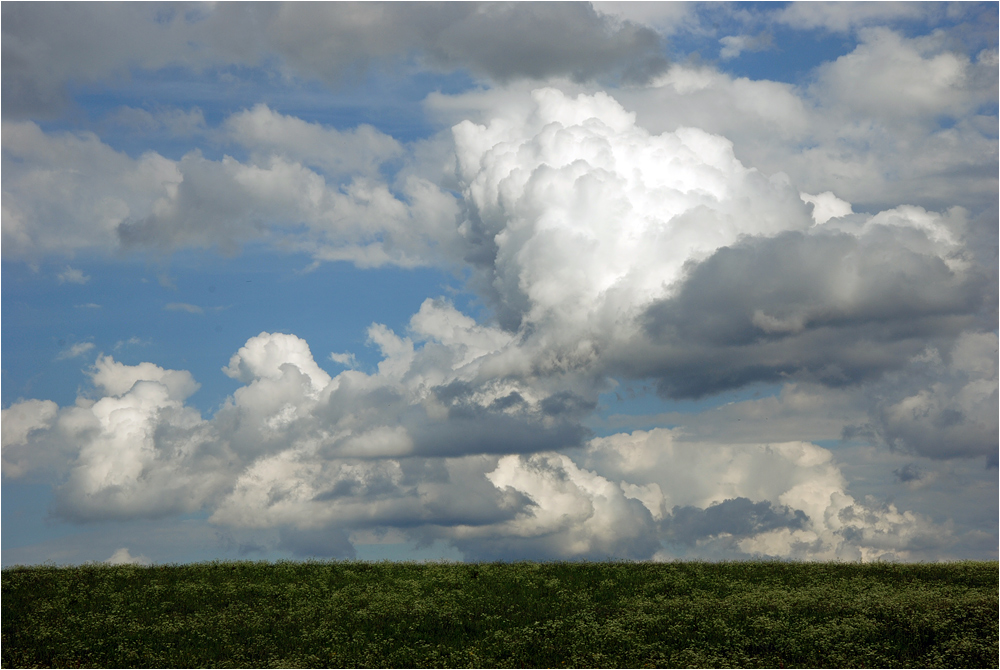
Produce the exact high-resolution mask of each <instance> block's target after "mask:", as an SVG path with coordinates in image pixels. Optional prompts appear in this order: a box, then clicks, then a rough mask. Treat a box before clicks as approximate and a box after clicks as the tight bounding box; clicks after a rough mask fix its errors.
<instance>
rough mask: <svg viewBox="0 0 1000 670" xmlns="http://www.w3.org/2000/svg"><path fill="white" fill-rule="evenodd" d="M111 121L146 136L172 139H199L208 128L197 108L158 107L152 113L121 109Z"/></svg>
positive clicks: (138, 109)
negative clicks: (156, 135)
mask: <svg viewBox="0 0 1000 670" xmlns="http://www.w3.org/2000/svg"><path fill="white" fill-rule="evenodd" d="M109 120H110V121H112V122H113V123H116V124H118V125H121V126H124V127H126V128H130V129H132V130H134V131H136V132H139V133H142V134H144V135H149V134H152V133H165V134H166V135H168V136H170V137H171V138H178V137H197V136H199V135H203V134H204V133H205V132H206V130H207V128H206V125H205V114H204V113H203V112H202V111H201V110H200V109H199V108H197V107H194V108H192V109H190V110H183V109H178V108H176V107H158V108H156V109H154V110H153V111H152V112H150V111H148V110H146V109H141V108H138V107H127V106H123V107H119V108H118V109H117V110H115V112H114V113H113V114H111V115H110V118H109Z"/></svg>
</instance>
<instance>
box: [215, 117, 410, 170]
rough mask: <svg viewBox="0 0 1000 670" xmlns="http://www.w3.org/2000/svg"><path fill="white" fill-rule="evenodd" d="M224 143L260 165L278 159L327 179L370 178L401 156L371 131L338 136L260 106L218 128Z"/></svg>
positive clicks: (366, 127)
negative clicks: (226, 139) (250, 153)
mask: <svg viewBox="0 0 1000 670" xmlns="http://www.w3.org/2000/svg"><path fill="white" fill-rule="evenodd" d="M223 128H224V132H226V133H228V135H229V138H230V139H231V140H232V141H234V142H236V143H238V144H240V145H242V146H244V147H246V148H247V149H250V150H251V151H253V152H255V153H256V154H257V155H259V156H260V157H261V159H258V161H255V162H260V160H273V158H274V157H276V156H280V157H282V158H284V159H285V160H289V161H295V162H298V163H301V164H303V165H306V166H308V167H310V168H314V169H318V170H319V171H321V172H322V173H323V174H325V175H327V176H328V177H333V178H339V177H343V176H348V175H358V174H362V175H365V176H369V177H370V176H375V175H376V173H377V170H378V167H379V165H380V164H381V163H383V162H385V161H387V160H390V159H392V158H397V157H399V156H400V155H401V154H402V151H403V149H402V146H401V145H400V144H399V142H397V141H396V140H394V139H393V138H391V137H389V136H388V135H386V134H385V133H381V132H379V131H378V130H376V129H375V128H373V127H372V126H369V125H360V126H358V127H357V128H354V129H353V130H349V131H346V132H340V131H337V130H335V129H333V128H324V127H323V126H321V125H320V124H318V123H306V122H305V121H302V120H301V119H297V118H295V117H293V116H286V115H283V114H278V113H276V112H274V111H272V110H271V109H270V108H269V107H268V106H267V105H265V104H262V103H261V104H257V105H255V106H254V107H253V108H252V109H249V110H244V111H242V112H238V113H236V114H233V115H232V116H230V117H229V118H227V119H226V121H225V123H224V124H223Z"/></svg>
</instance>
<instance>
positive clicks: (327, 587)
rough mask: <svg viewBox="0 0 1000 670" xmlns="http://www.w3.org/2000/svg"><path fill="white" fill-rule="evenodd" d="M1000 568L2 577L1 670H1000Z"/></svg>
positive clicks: (257, 570) (178, 571) (136, 570)
mask: <svg viewBox="0 0 1000 670" xmlns="http://www.w3.org/2000/svg"><path fill="white" fill-rule="evenodd" d="M997 576H998V566H997V563H996V562H962V563H947V564H916V565H912V564H911V565H900V564H884V563H879V564H867V565H862V564H851V563H819V564H817V563H780V562H766V563H759V562H745V563H744V562H738V563H659V564H656V563H625V562H609V563H487V564H483V563H480V564H460V563H459V564H442V563H432V564H417V563H389V562H384V563H363V562H308V563H292V562H281V563H250V562H239V563H203V564H194V565H169V566H153V567H137V566H119V567H110V566H102V565H87V566H82V567H66V568H61V567H29V568H24V567H17V568H11V569H6V570H3V590H2V608H3V616H2V627H3V640H2V643H3V644H2V654H3V667H5V668H14V667H53V666H54V667H195V668H196V667H301V666H307V667H456V668H457V667H476V668H491V667H498V668H499V667H504V668H507V667H531V668H548V667H553V668H559V667H616V668H630V667H775V668H777V667H786V668H789V667H966V668H980V667H993V668H995V667H997V665H998V660H997V659H998V647H997V641H998V632H997V631H998V620H997V611H998V581H997Z"/></svg>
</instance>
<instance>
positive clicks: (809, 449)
mask: <svg viewBox="0 0 1000 670" xmlns="http://www.w3.org/2000/svg"><path fill="white" fill-rule="evenodd" d="M453 309H454V308H452V307H450V306H449V305H447V304H446V303H444V302H442V301H428V302H427V303H425V305H424V307H423V308H422V312H423V315H422V317H421V318H420V319H416V318H415V319H414V320H413V322H412V323H411V333H412V336H413V338H415V339H416V342H417V343H419V346H415V344H414V339H410V338H405V339H404V338H400V337H398V336H396V335H395V334H393V333H392V332H391V331H388V330H387V329H384V327H382V328H374V327H373V329H372V335H373V338H374V340H375V341H376V342H377V343H378V344H379V346H380V347H381V349H382V351H383V360H382V363H381V364H380V366H379V371H378V372H377V373H375V374H373V375H366V374H364V373H361V372H358V371H352V370H348V371H344V372H342V373H340V374H339V375H337V376H336V377H330V376H329V375H327V374H326V373H325V372H324V371H322V370H321V369H319V368H318V367H317V366H316V364H315V362H314V361H313V359H312V357H311V354H310V353H309V347H308V345H307V344H306V343H305V342H304V341H302V340H301V339H299V338H296V337H294V336H291V335H282V334H269V333H261V334H260V335H258V336H256V337H255V338H251V339H250V340H249V341H248V342H247V343H246V345H245V346H244V347H243V348H241V349H240V351H239V352H237V354H235V355H234V356H233V359H232V360H231V361H230V364H229V366H227V368H226V369H225V370H226V372H227V373H228V374H230V375H231V376H234V377H235V378H237V379H239V380H240V381H241V382H242V383H243V384H244V385H243V386H241V387H240V388H239V389H237V391H236V393H235V394H234V395H233V396H232V398H231V399H230V400H229V402H228V403H226V405H225V406H224V407H223V408H222V409H220V410H219V411H218V412H217V413H216V415H215V416H214V417H213V418H212V419H209V420H205V419H203V418H201V416H200V415H199V413H198V412H197V411H195V410H193V409H192V408H190V407H189V406H187V405H186V404H185V402H186V399H187V398H188V397H189V396H190V394H191V393H193V392H194V391H195V390H196V389H197V384H196V383H195V381H194V380H193V379H192V377H191V375H190V374H189V373H187V372H185V371H179V370H166V369H163V368H160V367H159V366H156V365H153V364H151V363H142V364H140V365H137V366H129V365H124V364H122V363H119V362H117V361H115V360H114V359H112V358H111V357H107V356H102V357H99V358H98V360H97V362H96V364H95V366H94V368H93V369H92V370H91V381H92V383H93V387H94V391H95V392H96V393H97V395H98V396H99V397H98V399H96V400H90V399H87V398H86V397H81V398H80V399H78V401H77V403H76V405H75V406H70V407H64V408H57V407H56V406H55V403H51V402H45V401H25V402H22V403H18V404H15V405H13V406H12V407H11V408H8V409H7V410H4V423H5V431H4V439H5V445H4V468H5V476H8V477H23V476H27V475H28V474H30V473H31V472H32V471H37V470H38V469H44V468H56V472H60V471H61V472H63V473H64V474H62V475H61V477H62V483H61V485H59V487H58V489H57V503H56V507H55V510H54V512H55V514H57V515H58V516H60V517H62V518H65V519H69V520H75V521H85V520H99V519H141V518H158V517H162V516H165V515H171V514H178V513H183V512H193V511H196V510H199V509H205V510H208V511H209V512H210V522H211V523H213V524H215V525H216V526H219V527H222V528H229V529H233V530H236V531H240V532H243V530H252V529H259V530H262V531H264V530H277V531H278V545H277V546H280V547H283V548H284V549H285V550H288V551H291V552H293V553H294V554H296V555H300V556H335V557H350V556H352V555H354V554H353V547H352V545H351V543H350V541H349V537H350V533H352V532H354V531H361V530H377V529H380V528H381V529H386V528H391V529H396V531H399V532H402V533H403V534H404V535H405V536H406V537H409V538H411V539H413V540H415V541H418V542H421V541H422V542H427V541H433V540H434V539H441V540H445V541H447V542H449V543H451V544H453V545H454V546H456V547H457V548H459V549H460V550H461V551H462V552H463V554H464V555H465V556H466V557H467V558H474V559H488V558H513V557H521V558H523V557H525V556H530V557H536V558H549V559H551V558H607V557H609V556H617V557H625V558H665V557H668V556H671V555H673V556H688V557H691V556H702V557H713V556H721V555H724V554H725V553H726V552H730V553H731V552H737V554H738V555H746V556H770V557H790V558H800V559H823V560H830V559H832V558H841V559H844V560H856V559H859V558H861V559H865V560H868V559H873V558H878V557H887V556H894V557H897V558H906V559H915V558H920V557H924V556H930V555H935V554H934V552H935V551H938V552H940V551H942V550H944V547H946V546H947V545H948V543H949V542H955V541H960V540H961V537H957V536H955V537H953V536H952V535H951V534H949V533H950V531H943V530H942V529H941V528H939V527H937V526H934V525H933V524H932V523H931V522H930V521H928V520H927V519H924V518H923V517H920V516H919V515H914V514H913V513H910V512H900V511H898V510H897V509H896V508H894V507H892V506H884V505H881V503H879V502H877V501H868V500H866V501H864V502H860V501H858V500H856V499H855V498H854V497H852V496H851V495H850V494H849V493H847V491H846V481H845V479H844V477H843V475H842V474H841V472H840V470H839V468H838V466H837V465H836V464H835V462H834V461H833V458H832V455H831V454H830V452H828V451H827V450H825V449H822V448H820V447H817V446H815V445H812V444H808V443H803V442H790V443H777V444H775V443H772V444H759V443H748V444H743V445H727V444H720V443H713V442H705V441H701V438H697V437H694V438H692V437H691V436H687V435H685V433H684V431H681V430H676V431H670V430H665V429H656V430H653V431H648V432H643V431H634V432H633V433H631V434H628V433H621V434H617V435H612V436H609V437H604V438H594V439H590V440H589V441H588V440H585V439H583V438H582V436H581V435H579V434H577V435H574V436H572V438H571V439H569V441H568V442H567V441H566V439H565V438H563V437H560V435H559V431H560V430H563V428H561V426H573V425H578V424H575V422H578V421H579V420H580V419H581V418H582V416H584V415H585V414H586V413H587V412H589V411H591V410H592V405H590V404H588V403H587V402H586V401H585V400H581V399H580V398H578V397H575V396H573V395H572V394H569V393H566V392H561V393H549V394H548V395H544V394H542V393H539V391H540V387H539V386H538V385H537V384H530V383H525V381H520V382H519V381H517V380H516V379H507V380H506V381H505V382H504V384H506V387H505V386H504V385H503V384H498V381H499V380H497V379H495V378H491V377H483V376H481V372H482V371H483V369H484V367H485V366H487V365H488V364H489V363H490V358H491V355H492V354H494V353H495V352H493V351H490V350H489V348H487V349H485V350H483V349H480V350H478V351H470V350H469V349H468V348H467V347H468V346H469V344H468V340H467V338H464V337H462V336H461V335H460V334H459V333H460V332H461V331H456V330H447V329H442V328H440V326H441V325H442V324H449V323H450V324H458V325H466V326H469V328H470V330H472V331H473V332H474V333H475V332H478V335H479V338H480V341H481V342H483V343H488V344H489V346H491V347H492V346H497V345H496V343H497V342H503V341H504V340H502V339H501V332H502V331H496V333H495V337H496V338H497V339H496V340H493V339H490V338H487V337H486V336H487V335H488V333H487V332H486V331H484V330H482V327H478V326H474V325H472V324H463V319H461V318H459V317H460V315H458V314H457V313H452V311H451V310H453ZM415 324H424V325H425V326H426V324H434V325H436V326H437V327H438V329H439V330H438V332H439V333H443V334H442V335H441V336H440V338H435V337H432V336H429V335H428V333H426V332H424V331H420V330H417V329H416V326H415ZM476 329H479V330H478V331H477V330H476ZM448 333H450V337H452V338H454V339H453V341H452V342H451V344H448V343H446V342H444V341H443V340H446V339H447V338H448V337H449V335H447V334H448ZM491 337H492V336H491ZM472 341H475V340H474V339H473V340H472ZM500 346H501V348H502V347H503V346H504V345H503V344H501V345H500ZM463 415H467V416H469V417H470V418H471V419H473V421H471V422H468V423H466V422H463V420H462V416H463ZM11 421H13V422H14V423H13V424H11V425H12V426H13V428H14V432H13V433H11V432H10V431H8V430H7V427H8V424H9V423H10V422H11ZM567 421H569V423H567ZM498 422H499V423H498ZM434 426H437V427H438V428H439V429H440V428H441V427H442V426H447V427H448V430H449V431H450V432H449V433H444V434H441V435H440V436H439V439H440V440H442V441H444V442H445V443H450V445H449V446H444V445H442V444H441V442H434V443H433V444H431V443H424V442H423V441H422V439H421V435H422V432H421V431H427V430H428V429H429V428H431V427H434ZM483 427H485V429H483ZM8 433H10V434H8ZM491 433H495V434H497V435H500V436H502V437H500V438H499V439H498V438H494V437H492V436H491ZM546 435H548V437H547V438H546ZM531 437H533V439H534V442H531V441H529V440H527V439H526V438H531ZM490 439H496V444H495V446H491V445H490V444H489V440H490ZM689 440H691V441H689ZM574 445H576V446H577V448H576V449H570V450H566V449H565V448H566V447H573V446H574ZM12 447H13V449H12ZM579 447H583V449H580V448H579ZM555 449H560V450H563V453H560V452H559V451H556V450H555ZM517 450H521V452H522V453H521V454H518V453H514V452H516V451H517ZM491 452H493V453H491ZM58 463H62V464H63V466H62V467H63V468H64V469H62V470H60V469H59V466H58ZM66 464H68V469H67V468H66ZM240 529H243V530H240ZM887 529H888V530H887ZM890 531H891V532H890ZM932 538H933V539H932ZM928 552H929V553H928Z"/></svg>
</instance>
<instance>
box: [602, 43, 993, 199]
mask: <svg viewBox="0 0 1000 670" xmlns="http://www.w3.org/2000/svg"><path fill="white" fill-rule="evenodd" d="M955 39H960V37H959V36H957V35H953V34H952V33H950V32H949V31H946V30H943V31H938V32H935V33H932V34H931V35H927V36H922V37H906V36H904V35H902V34H900V33H897V32H894V31H892V30H889V29H887V28H884V27H883V28H874V27H873V28H870V29H865V30H862V31H861V32H860V33H859V43H858V45H857V47H856V48H855V49H854V50H853V51H852V52H850V53H848V54H845V55H844V56H841V57H840V58H838V59H836V60H834V61H830V62H827V63H825V64H823V65H821V66H820V67H818V68H817V69H816V70H815V72H814V73H813V75H814V76H813V78H812V83H811V84H809V85H806V86H802V87H797V86H794V85H792V84H788V83H782V82H774V81H767V80H751V79H748V78H745V77H733V76H730V75H728V74H725V73H723V72H720V71H718V70H716V69H714V68H712V67H711V66H708V65H704V64H682V63H674V64H672V65H671V66H670V68H669V69H668V70H667V71H666V72H665V73H664V74H663V75H661V76H659V77H658V78H656V79H655V80H654V81H653V82H652V84H651V85H650V86H647V87H643V88H632V89H621V90H619V91H616V93H615V95H616V97H617V98H618V99H619V100H620V101H621V102H622V103H623V104H624V105H625V106H626V107H627V108H628V109H630V110H634V111H635V112H636V114H637V121H638V123H639V124H641V125H642V126H643V127H645V128H647V129H648V130H650V131H651V132H653V133H659V132H663V131H672V130H676V129H677V128H678V127H683V126H696V127H699V128H702V129H704V130H706V131H708V132H712V133H718V134H721V135H723V136H725V137H727V138H728V139H730V140H732V141H733V143H734V150H735V152H736V155H737V156H738V157H739V158H740V160H742V161H743V162H745V163H746V164H748V165H752V166H755V167H757V168H759V169H761V170H763V171H765V172H768V173H774V172H778V171H784V172H786V173H787V174H790V175H794V176H795V181H796V183H797V185H798V186H799V187H800V188H801V189H802V190H803V191H805V192H807V193H823V192H826V191H831V192H833V193H835V194H836V196H837V197H838V198H840V199H843V200H845V201H847V202H850V203H852V204H854V205H855V209H856V211H857V210H858V209H860V211H870V212H871V211H878V210H879V209H889V208H892V207H895V206H897V205H899V204H901V203H907V204H912V205H919V206H922V207H925V208H927V209H941V208H945V209H946V208H948V207H951V206H954V205H956V204H961V205H962V206H965V207H967V208H969V209H970V210H972V211H973V212H974V213H975V212H978V211H983V210H990V211H992V210H995V207H996V202H995V201H996V198H995V194H996V190H997V181H996V165H997V150H996V146H997V145H996V116H995V108H994V104H995V100H996V95H997V94H996V79H997V70H996V65H995V57H994V56H993V54H994V53H995V50H994V49H995V47H994V48H987V49H985V50H984V51H983V52H982V53H981V54H977V55H973V56H970V55H966V54H963V53H962V52H960V51H955V50H954V49H952V48H951V45H953V43H954V41H953V40H955ZM942 120H944V122H942ZM994 218H995V217H994Z"/></svg>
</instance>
